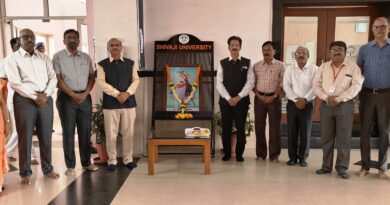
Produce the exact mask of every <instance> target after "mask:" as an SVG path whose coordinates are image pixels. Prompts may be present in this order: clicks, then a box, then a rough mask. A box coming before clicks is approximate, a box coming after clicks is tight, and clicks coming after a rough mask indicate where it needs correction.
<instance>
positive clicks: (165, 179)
mask: <svg viewBox="0 0 390 205" xmlns="http://www.w3.org/2000/svg"><path fill="white" fill-rule="evenodd" d="M286 151H287V150H283V151H282V155H281V158H280V159H281V162H280V163H279V164H274V163H270V162H268V161H263V162H259V161H256V160H255V159H254V158H255V157H254V150H253V149H252V150H247V151H246V152H245V153H246V154H245V155H246V157H245V162H244V163H237V162H235V160H232V161H229V162H222V161H221V160H220V156H216V158H215V159H214V160H213V162H212V170H211V172H212V174H211V175H210V176H205V175H203V166H202V162H201V160H200V156H168V155H163V156H161V157H160V158H159V160H160V161H159V162H158V163H157V165H156V170H155V171H156V175H154V176H148V175H147V158H143V159H141V161H140V162H139V167H138V168H137V169H136V170H135V171H134V172H133V173H132V174H131V175H130V177H129V178H128V179H127V181H126V182H125V184H124V185H123V186H122V188H121V190H120V191H119V193H118V194H117V196H116V197H115V199H114V201H113V202H112V204H142V205H147V204H158V205H162V204H167V205H175V204H186V205H188V204H212V205H217V204H224V205H228V204H232V205H249V204H256V205H258V204H267V205H269V204H275V205H276V204H284V205H286V204H289V205H290V204H291V205H294V204H296V205H304V204H307V205H315V204H318V205H321V204H327V205H329V204H337V205H338V204H343V205H357V204H362V205H363V204H364V205H366V204H375V205H382V204H383V205H388V204H390V198H389V197H388V193H390V180H386V181H380V180H378V179H377V176H376V174H374V173H376V171H375V170H372V174H371V175H369V176H368V177H365V178H358V177H355V176H354V175H353V174H354V173H355V172H356V171H358V170H359V169H360V167H359V166H356V165H352V162H356V161H358V160H359V158H360V152H359V150H352V152H351V153H352V155H351V156H352V157H351V166H350V173H351V174H352V177H351V179H350V180H343V179H340V178H339V177H338V176H337V175H336V173H332V174H330V175H324V176H319V175H316V174H315V170H316V169H318V168H319V167H320V165H321V159H322V151H321V150H312V151H311V156H310V158H309V166H308V167H307V168H301V167H299V166H294V167H289V166H287V165H286V164H285V162H286V161H287V153H286ZM373 157H375V156H373Z"/></svg>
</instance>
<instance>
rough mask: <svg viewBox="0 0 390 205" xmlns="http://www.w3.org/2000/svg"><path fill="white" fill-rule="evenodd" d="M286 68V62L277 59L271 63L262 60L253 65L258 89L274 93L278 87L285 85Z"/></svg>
mask: <svg viewBox="0 0 390 205" xmlns="http://www.w3.org/2000/svg"><path fill="white" fill-rule="evenodd" d="M284 70H285V68H284V63H283V62H281V61H278V60H276V59H273V60H272V61H271V63H269V64H268V63H266V62H265V61H264V60H262V61H259V62H257V63H256V64H255V65H253V72H254V73H255V88H256V89H257V91H259V92H263V93H273V92H275V90H276V89H278V87H283V74H284Z"/></svg>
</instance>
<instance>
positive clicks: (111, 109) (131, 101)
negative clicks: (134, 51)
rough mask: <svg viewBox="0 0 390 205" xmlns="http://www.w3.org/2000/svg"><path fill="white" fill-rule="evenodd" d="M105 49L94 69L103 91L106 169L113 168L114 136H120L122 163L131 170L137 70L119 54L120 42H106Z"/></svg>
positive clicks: (137, 81)
mask: <svg viewBox="0 0 390 205" xmlns="http://www.w3.org/2000/svg"><path fill="white" fill-rule="evenodd" d="M107 49H108V51H109V52H110V57H109V58H106V59H104V60H102V61H100V62H99V63H98V69H97V83H98V85H99V86H100V88H101V89H102V90H103V114H104V128H105V132H106V147H107V153H108V158H109V159H108V167H107V169H108V170H109V171H115V169H116V164H117V160H116V157H117V151H116V142H117V136H120V137H121V138H122V148H123V164H125V165H126V167H127V168H128V169H133V168H136V167H137V164H135V163H134V162H133V134H134V122H135V116H136V110H135V107H136V106H137V103H136V101H135V95H134V94H135V92H136V90H137V87H138V84H139V77H138V73H137V70H138V69H137V68H134V61H132V60H130V59H128V58H124V57H122V54H121V52H122V42H121V41H120V40H118V39H117V38H112V39H110V40H109V41H108V43H107ZM119 133H120V134H119Z"/></svg>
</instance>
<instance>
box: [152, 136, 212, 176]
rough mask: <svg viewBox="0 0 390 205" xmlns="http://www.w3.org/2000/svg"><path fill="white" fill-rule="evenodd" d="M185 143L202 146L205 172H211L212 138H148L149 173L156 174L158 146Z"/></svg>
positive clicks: (186, 144)
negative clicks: (155, 164) (155, 165)
mask: <svg viewBox="0 0 390 205" xmlns="http://www.w3.org/2000/svg"><path fill="white" fill-rule="evenodd" d="M163 145H183V146H194V145H195V146H196V145H198V146H202V158H203V162H204V174H205V175H209V174H210V164H211V159H210V155H211V154H210V139H149V140H148V174H149V175H154V163H155V162H157V160H158V146H163Z"/></svg>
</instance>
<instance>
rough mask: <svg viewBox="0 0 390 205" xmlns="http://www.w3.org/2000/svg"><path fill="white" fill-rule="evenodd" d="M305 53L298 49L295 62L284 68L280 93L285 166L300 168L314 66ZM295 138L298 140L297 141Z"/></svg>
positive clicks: (304, 154)
mask: <svg viewBox="0 0 390 205" xmlns="http://www.w3.org/2000/svg"><path fill="white" fill-rule="evenodd" d="M308 59H309V50H308V49H307V48H305V47H302V46H299V47H298V48H297V50H296V51H295V60H296V63H294V64H293V65H291V66H289V67H287V69H286V71H285V72H284V77H283V90H284V92H285V93H286V97H287V99H288V103H287V127H288V156H289V158H290V160H289V161H288V162H287V164H288V165H290V166H292V165H295V164H296V163H297V162H298V161H299V165H300V166H301V167H306V166H307V162H306V158H307V156H309V148H310V136H311V126H312V122H311V120H312V116H313V100H314V98H315V94H314V93H313V89H312V88H313V79H314V75H315V72H316V71H317V69H318V67H317V66H316V65H314V64H310V63H308V62H307V60H308ZM298 136H299V140H298ZM298 142H300V143H299V145H298Z"/></svg>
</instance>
